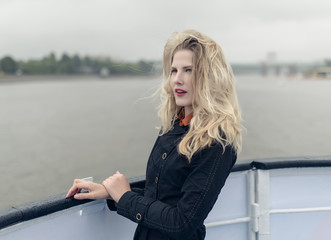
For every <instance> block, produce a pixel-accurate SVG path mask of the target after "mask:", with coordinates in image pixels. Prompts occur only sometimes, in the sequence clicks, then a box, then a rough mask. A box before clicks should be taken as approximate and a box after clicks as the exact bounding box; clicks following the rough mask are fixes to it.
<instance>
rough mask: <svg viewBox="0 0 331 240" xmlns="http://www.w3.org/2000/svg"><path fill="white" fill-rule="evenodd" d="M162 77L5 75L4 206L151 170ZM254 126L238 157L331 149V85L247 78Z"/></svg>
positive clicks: (1, 83) (245, 98)
mask: <svg viewBox="0 0 331 240" xmlns="http://www.w3.org/2000/svg"><path fill="white" fill-rule="evenodd" d="M160 81H161V78H157V77H148V78H146V77H134V78H133V77H121V78H119V77H118V78H109V79H100V78H98V77H60V78H59V77H49V76H48V77H42V76H39V77H20V78H17V77H12V78H8V77H7V78H2V79H0V182H1V184H0V191H1V193H2V194H1V197H0V209H1V208H7V207H9V206H14V205H17V204H21V203H24V202H29V201H34V200H38V199H40V198H43V197H47V196H50V195H54V194H58V193H63V192H66V191H67V189H68V188H69V187H70V186H71V184H72V180H73V179H74V178H83V177H88V176H93V177H94V179H95V181H97V182H101V181H102V180H103V179H105V178H106V177H108V176H109V175H111V174H113V173H114V172H115V171H116V170H119V171H121V172H122V173H124V174H126V175H127V176H128V177H133V176H140V175H143V174H144V172H145V166H146V161H147V158H148V155H149V153H150V150H151V148H152V145H153V143H154V141H155V139H156V137H157V132H158V131H157V129H156V126H158V125H159V120H158V118H157V116H156V111H155V108H156V107H157V105H158V100H157V99H156V100H153V98H151V97H150V96H151V95H152V94H153V93H154V91H155V89H156V88H157V86H158V84H159V83H160ZM237 89H238V96H239V101H240V104H241V108H242V113H243V118H244V119H245V122H244V123H243V124H244V125H245V127H246V129H247V130H246V132H245V133H244V135H243V151H242V152H241V154H240V155H239V157H238V162H241V161H248V160H250V159H258V158H271V157H282V156H306V155H309V156H321V155H331V147H330V146H331V144H330V139H331V127H330V123H331V110H330V104H331V81H326V80H324V81H323V80H302V79H287V78H285V77H278V78H276V77H269V78H262V77H260V76H238V77H237Z"/></svg>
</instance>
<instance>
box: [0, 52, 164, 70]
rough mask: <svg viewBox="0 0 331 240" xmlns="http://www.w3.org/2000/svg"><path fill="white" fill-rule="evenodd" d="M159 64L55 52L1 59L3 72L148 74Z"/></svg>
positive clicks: (0, 67)
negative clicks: (23, 58) (19, 59)
mask: <svg viewBox="0 0 331 240" xmlns="http://www.w3.org/2000/svg"><path fill="white" fill-rule="evenodd" d="M157 65H158V64H157V63H156V62H153V61H144V60H140V61H138V62H133V63H132V62H119V61H114V60H112V59H111V58H100V57H90V56H85V57H81V56H79V55H77V54H75V55H72V56H70V55H69V54H65V53H64V54H62V56H61V57H60V58H57V57H56V55H55V54H54V53H50V54H49V55H47V56H45V57H43V58H42V59H31V60H27V61H17V60H15V59H14V58H12V57H10V56H5V57H3V58H2V59H0V75H1V74H2V75H3V74H26V75H34V74H54V75H56V74H58V75H61V74H102V75H147V74H151V73H153V72H155V71H157V70H156V69H155V66H157Z"/></svg>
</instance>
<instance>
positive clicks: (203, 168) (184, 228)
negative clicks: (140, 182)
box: [117, 122, 237, 240]
mask: <svg viewBox="0 0 331 240" xmlns="http://www.w3.org/2000/svg"><path fill="white" fill-rule="evenodd" d="M187 131H188V127H181V126H179V124H178V122H175V125H174V128H173V130H172V131H170V132H168V133H167V134H165V135H163V136H159V137H158V138H157V140H156V143H155V145H154V147H153V149H152V152H151V155H150V157H149V160H148V164H147V170H146V185H145V189H132V191H129V192H126V193H125V194H124V195H123V196H122V197H121V199H120V200H119V202H118V204H117V213H118V214H120V215H122V216H124V217H127V218H129V219H131V220H132V221H134V222H137V223H138V227H137V230H136V233H135V236H134V239H137V240H138V239H139V240H146V239H153V240H156V239H157V240H162V239H180V240H185V239H190V240H194V239H204V238H205V235H206V230H205V226H204V225H203V222H204V220H205V218H206V217H207V215H208V213H209V212H210V210H211V209H212V207H213V206H214V204H215V202H216V200H217V197H218V195H219V193H220V191H221V188H222V187H223V186H224V183H225V180H226V178H227V177H228V175H229V173H230V171H231V168H232V167H233V165H234V163H235V161H236V158H237V156H236V152H235V151H234V150H233V149H232V148H231V147H227V148H226V149H225V151H224V153H223V148H222V145H221V144H219V143H214V144H213V145H212V146H211V147H209V148H205V149H203V150H201V151H199V152H197V153H196V154H194V156H193V158H192V160H191V163H189V162H188V160H187V158H186V157H185V156H183V155H180V154H179V153H178V151H177V145H178V143H179V142H180V140H181V138H182V136H183V135H184V134H185V133H186V132H187Z"/></svg>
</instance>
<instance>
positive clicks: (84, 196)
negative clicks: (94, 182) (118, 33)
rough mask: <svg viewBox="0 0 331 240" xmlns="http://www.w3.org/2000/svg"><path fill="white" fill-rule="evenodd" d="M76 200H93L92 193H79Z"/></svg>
mask: <svg viewBox="0 0 331 240" xmlns="http://www.w3.org/2000/svg"><path fill="white" fill-rule="evenodd" d="M74 198H75V199H77V200H83V199H91V194H90V193H77V194H76V195H75V196H74Z"/></svg>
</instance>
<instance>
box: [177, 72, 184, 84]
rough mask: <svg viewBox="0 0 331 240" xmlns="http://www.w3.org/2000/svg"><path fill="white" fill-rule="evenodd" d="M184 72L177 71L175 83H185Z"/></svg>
mask: <svg viewBox="0 0 331 240" xmlns="http://www.w3.org/2000/svg"><path fill="white" fill-rule="evenodd" d="M183 82H184V81H183V74H182V73H181V72H177V74H176V76H175V83H176V84H178V85H182V84H183Z"/></svg>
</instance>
